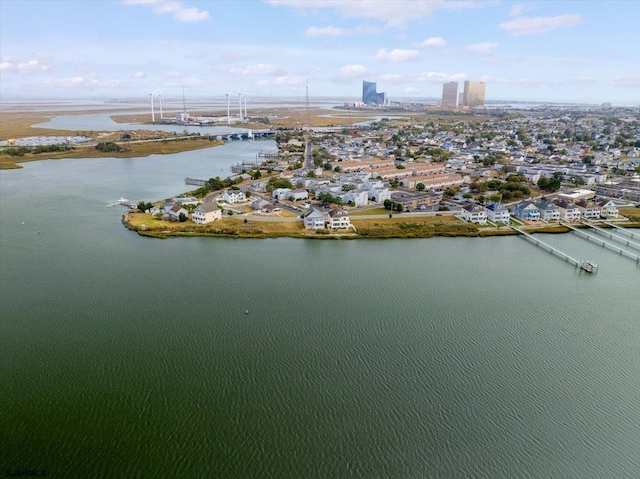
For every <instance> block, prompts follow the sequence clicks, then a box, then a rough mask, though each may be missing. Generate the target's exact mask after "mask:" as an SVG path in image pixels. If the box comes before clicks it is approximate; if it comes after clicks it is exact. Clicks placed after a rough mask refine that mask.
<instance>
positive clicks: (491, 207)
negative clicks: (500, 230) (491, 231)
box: [484, 203, 511, 224]
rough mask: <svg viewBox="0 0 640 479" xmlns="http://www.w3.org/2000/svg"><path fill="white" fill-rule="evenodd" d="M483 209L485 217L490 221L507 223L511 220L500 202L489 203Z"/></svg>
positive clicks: (507, 211)
mask: <svg viewBox="0 0 640 479" xmlns="http://www.w3.org/2000/svg"><path fill="white" fill-rule="evenodd" d="M484 209H485V211H486V213H487V219H488V220H489V221H491V222H492V223H505V224H509V223H510V222H511V214H510V213H509V210H508V209H507V207H506V206H505V205H503V204H502V203H489V204H488V205H487V206H485V208H484Z"/></svg>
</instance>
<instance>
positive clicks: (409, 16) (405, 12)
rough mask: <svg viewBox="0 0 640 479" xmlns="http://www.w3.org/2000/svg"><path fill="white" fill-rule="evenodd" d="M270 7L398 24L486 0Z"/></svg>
mask: <svg viewBox="0 0 640 479" xmlns="http://www.w3.org/2000/svg"><path fill="white" fill-rule="evenodd" d="M267 3H270V4H271V5H274V6H284V7H292V8H295V9H297V10H300V11H302V12H317V11H319V10H322V9H328V10H333V11H334V12H337V13H339V14H340V15H342V16H343V17H345V18H362V19H366V20H377V21H380V22H384V23H386V24H387V25H388V26H392V27H400V26H403V25H405V24H406V23H409V22H411V21H416V20H421V19H423V18H426V17H430V16H432V15H433V14H434V13H435V12H437V11H439V10H460V9H464V8H476V7H478V6H479V5H481V4H487V3H490V2H478V1H471V0H466V1H463V0H461V1H451V0H430V1H416V0H304V1H300V0H267Z"/></svg>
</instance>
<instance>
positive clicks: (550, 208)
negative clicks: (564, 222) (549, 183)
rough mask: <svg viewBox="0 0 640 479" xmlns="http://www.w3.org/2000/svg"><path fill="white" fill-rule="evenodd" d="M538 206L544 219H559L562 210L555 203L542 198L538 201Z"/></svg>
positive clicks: (541, 217)
mask: <svg viewBox="0 0 640 479" xmlns="http://www.w3.org/2000/svg"><path fill="white" fill-rule="evenodd" d="M536 207H537V208H538V210H539V211H540V219H541V220H543V221H559V220H560V210H559V209H558V207H557V206H556V205H554V204H553V203H549V202H548V201H545V200H540V201H538V202H537V203H536Z"/></svg>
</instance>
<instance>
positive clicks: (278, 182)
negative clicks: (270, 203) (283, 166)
mask: <svg viewBox="0 0 640 479" xmlns="http://www.w3.org/2000/svg"><path fill="white" fill-rule="evenodd" d="M278 188H291V189H293V185H292V184H291V182H290V181H289V180H287V179H286V178H275V177H272V178H269V181H268V182H267V191H268V192H269V193H271V192H272V191H273V190H277V189H278Z"/></svg>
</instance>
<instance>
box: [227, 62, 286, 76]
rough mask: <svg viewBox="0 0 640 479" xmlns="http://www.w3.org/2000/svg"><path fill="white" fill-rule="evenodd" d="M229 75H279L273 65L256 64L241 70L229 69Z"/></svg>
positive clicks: (278, 71)
mask: <svg viewBox="0 0 640 479" xmlns="http://www.w3.org/2000/svg"><path fill="white" fill-rule="evenodd" d="M229 73H233V74H235V75H266V76H278V75H281V73H280V70H279V69H278V67H276V66H274V65H267V64H265V63H256V64H255V65H247V66H246V67H243V68H230V69H229Z"/></svg>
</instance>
